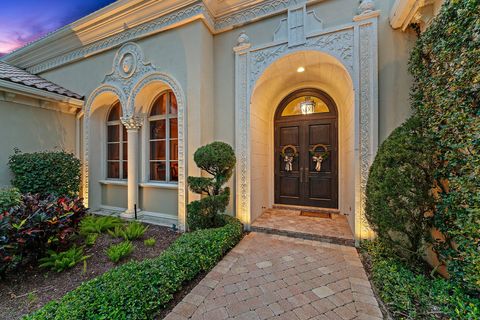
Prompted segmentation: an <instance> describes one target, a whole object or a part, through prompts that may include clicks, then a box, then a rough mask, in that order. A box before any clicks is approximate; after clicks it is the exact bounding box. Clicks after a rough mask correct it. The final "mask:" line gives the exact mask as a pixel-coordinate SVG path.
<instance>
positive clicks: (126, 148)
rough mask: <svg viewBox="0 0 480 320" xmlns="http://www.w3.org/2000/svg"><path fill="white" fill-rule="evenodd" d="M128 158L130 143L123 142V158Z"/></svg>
mask: <svg viewBox="0 0 480 320" xmlns="http://www.w3.org/2000/svg"><path fill="white" fill-rule="evenodd" d="M122 160H128V144H127V143H126V142H124V143H123V159H122Z"/></svg>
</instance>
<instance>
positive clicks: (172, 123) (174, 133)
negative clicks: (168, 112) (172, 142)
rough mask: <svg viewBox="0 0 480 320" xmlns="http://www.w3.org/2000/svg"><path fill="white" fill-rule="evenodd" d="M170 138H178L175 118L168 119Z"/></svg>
mask: <svg viewBox="0 0 480 320" xmlns="http://www.w3.org/2000/svg"><path fill="white" fill-rule="evenodd" d="M170 138H172V139H173V138H178V121H177V118H175V119H170Z"/></svg>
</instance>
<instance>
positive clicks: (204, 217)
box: [187, 141, 236, 231]
mask: <svg viewBox="0 0 480 320" xmlns="http://www.w3.org/2000/svg"><path fill="white" fill-rule="evenodd" d="M193 159H194V161H195V163H196V164H197V166H198V167H199V168H200V169H202V170H203V171H205V172H207V173H208V174H210V175H212V177H211V178H209V177H188V185H189V187H190V190H192V192H195V193H198V194H201V195H202V196H204V197H203V198H202V199H201V200H198V201H193V202H191V203H190V204H188V206H187V212H188V215H187V224H188V226H189V228H190V230H192V231H194V230H198V229H205V228H211V227H214V226H215V223H214V222H215V217H216V216H217V215H218V214H219V213H221V212H224V211H225V209H226V208H227V206H228V202H229V200H230V189H229V188H228V187H223V185H224V184H225V183H227V182H228V180H229V179H230V178H231V176H232V174H233V169H234V167H235V162H236V159H235V152H234V151H233V149H232V147H231V146H230V145H228V144H226V143H224V142H218V141H216V142H213V143H210V144H208V145H206V146H203V147H200V148H198V150H197V151H195V154H194V156H193Z"/></svg>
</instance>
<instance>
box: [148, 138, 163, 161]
mask: <svg viewBox="0 0 480 320" xmlns="http://www.w3.org/2000/svg"><path fill="white" fill-rule="evenodd" d="M165 157H166V152H165V141H150V160H165V159H166V158H165Z"/></svg>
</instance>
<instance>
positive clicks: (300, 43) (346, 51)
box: [233, 4, 380, 241]
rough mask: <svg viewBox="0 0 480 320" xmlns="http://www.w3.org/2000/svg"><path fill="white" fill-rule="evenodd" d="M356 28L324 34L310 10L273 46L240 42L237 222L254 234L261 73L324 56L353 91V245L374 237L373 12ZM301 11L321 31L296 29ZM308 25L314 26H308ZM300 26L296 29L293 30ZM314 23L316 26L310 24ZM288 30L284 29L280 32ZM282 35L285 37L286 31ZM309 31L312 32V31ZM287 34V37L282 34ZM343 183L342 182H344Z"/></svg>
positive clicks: (294, 10)
mask: <svg viewBox="0 0 480 320" xmlns="http://www.w3.org/2000/svg"><path fill="white" fill-rule="evenodd" d="M360 9H361V11H362V13H361V14H359V15H357V16H355V17H353V22H352V23H350V24H347V25H343V26H340V27H337V28H332V29H328V30H327V29H325V30H324V29H323V27H322V24H321V21H320V19H318V17H316V15H315V13H314V12H313V11H308V12H307V8H306V5H305V4H303V5H298V6H293V7H291V8H289V9H288V18H287V19H284V20H286V21H283V20H282V22H281V24H280V25H279V27H278V29H277V30H276V32H275V35H274V42H272V43H270V44H266V45H262V46H258V47H252V45H251V43H250V41H249V37H248V35H247V34H245V33H244V32H242V33H241V34H240V36H239V38H238V43H237V46H235V47H234V48H233V50H234V52H235V122H236V128H235V150H236V154H237V159H238V163H237V168H236V185H235V187H236V190H235V192H236V208H235V210H236V216H237V217H238V218H239V219H240V220H241V221H242V222H243V223H244V224H245V225H246V228H247V229H249V228H250V224H251V222H252V221H251V216H252V213H251V197H252V195H251V186H250V183H251V182H250V181H251V133H250V106H251V99H252V94H253V92H254V90H255V86H256V83H257V81H258V80H259V78H260V76H261V75H262V74H263V72H264V71H265V70H266V69H267V67H269V66H270V65H271V64H272V63H274V62H275V61H277V60H278V59H280V58H282V57H284V56H286V55H288V54H291V53H294V52H298V51H307V50H313V51H320V52H323V53H326V54H328V55H330V56H333V57H335V58H336V59H337V60H338V61H340V63H341V64H342V65H343V66H344V67H345V69H346V70H347V71H348V73H349V75H350V77H351V80H352V83H353V86H354V91H355V98H354V100H355V125H354V128H355V129H354V135H355V142H354V144H355V148H354V150H355V208H354V211H353V212H354V213H355V230H354V235H355V239H356V240H357V241H358V240H360V239H362V238H368V237H370V236H371V231H370V230H369V229H368V224H367V222H366V219H365V213H364V207H365V205H364V203H365V187H366V182H367V177H368V170H369V167H370V165H371V163H372V161H373V159H374V157H375V154H376V151H377V147H378V16H379V14H380V12H379V11H373V8H367V9H366V10H362V8H360ZM299 11H301V12H303V23H304V24H303V26H307V23H308V25H310V26H312V25H315V24H316V25H317V28H313V29H315V31H313V32H311V33H307V32H306V30H305V29H306V28H302V27H301V26H300V27H299V26H298V16H299ZM309 19H310V20H309ZM290 20H292V21H294V20H295V21H296V23H295V28H289V27H290V26H292V25H293V24H292V23H290ZM312 21H313V22H312ZM282 25H284V26H282ZM282 30H283V31H282ZM307 31H312V29H311V28H310V29H309V30H307ZM282 32H283V33H282ZM340 179H341V177H340Z"/></svg>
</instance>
